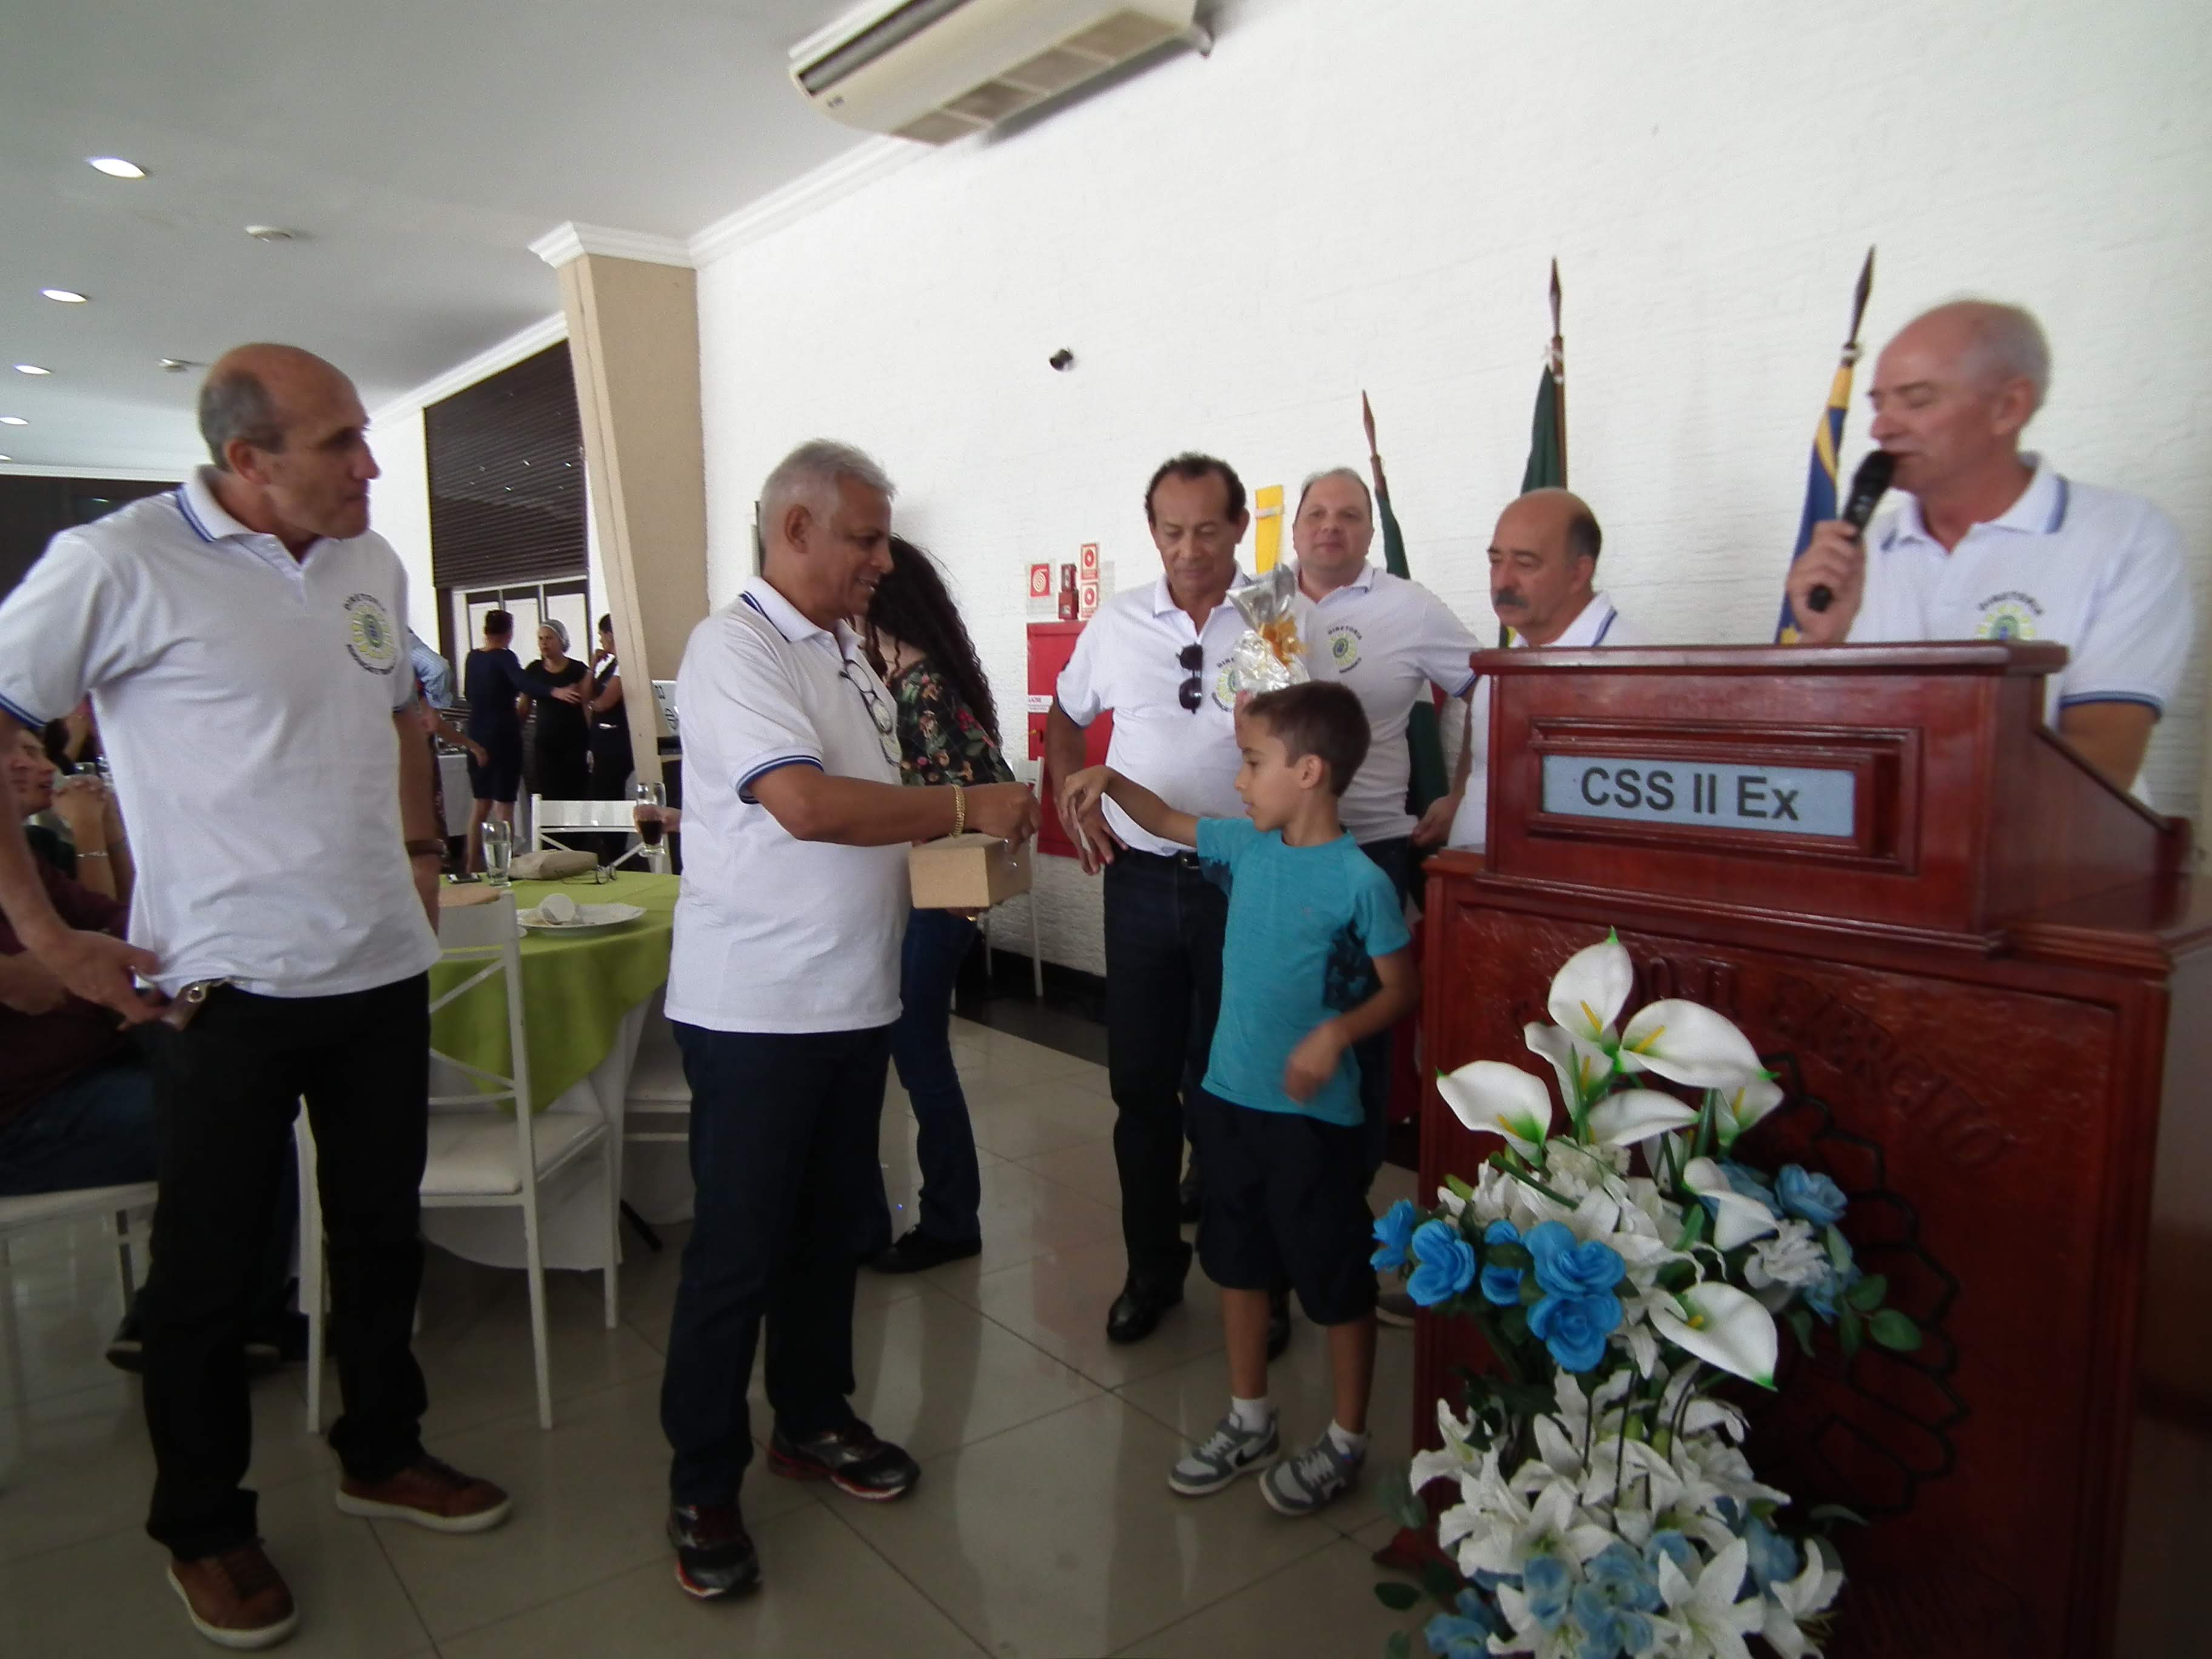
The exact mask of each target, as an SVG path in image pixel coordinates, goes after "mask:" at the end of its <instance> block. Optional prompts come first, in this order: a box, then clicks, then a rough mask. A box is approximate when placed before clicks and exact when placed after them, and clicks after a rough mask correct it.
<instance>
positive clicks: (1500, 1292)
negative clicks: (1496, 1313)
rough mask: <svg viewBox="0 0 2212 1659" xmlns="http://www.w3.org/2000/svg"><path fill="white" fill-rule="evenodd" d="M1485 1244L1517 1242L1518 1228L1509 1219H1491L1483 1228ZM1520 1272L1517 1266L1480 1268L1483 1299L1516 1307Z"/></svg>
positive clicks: (1500, 1305)
mask: <svg viewBox="0 0 2212 1659" xmlns="http://www.w3.org/2000/svg"><path fill="white" fill-rule="evenodd" d="M1482 1242H1483V1243H1486V1244H1518V1243H1520V1242H1521V1233H1520V1230H1519V1229H1518V1228H1516V1227H1515V1226H1514V1225H1513V1224H1512V1223H1511V1222H1510V1221H1493V1222H1492V1223H1491V1224H1490V1225H1489V1226H1487V1227H1486V1228H1485V1229H1484V1230H1483V1234H1482ZM1521 1273H1522V1270H1521V1269H1520V1268H1518V1267H1485V1268H1484V1269H1483V1270H1482V1297H1483V1300H1484V1301H1486V1302H1488V1303H1490V1304H1492V1306H1494V1307H1499V1308H1517V1307H1519V1306H1520V1305H1521Z"/></svg>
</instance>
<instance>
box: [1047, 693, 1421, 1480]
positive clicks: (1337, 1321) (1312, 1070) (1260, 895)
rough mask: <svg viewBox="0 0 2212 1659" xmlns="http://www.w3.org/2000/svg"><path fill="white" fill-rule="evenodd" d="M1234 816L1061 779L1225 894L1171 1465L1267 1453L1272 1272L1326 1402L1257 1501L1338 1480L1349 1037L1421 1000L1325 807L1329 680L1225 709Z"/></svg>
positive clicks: (1344, 720)
mask: <svg viewBox="0 0 2212 1659" xmlns="http://www.w3.org/2000/svg"><path fill="white" fill-rule="evenodd" d="M1237 737H1238V738H1239V740H1240V742H1241V744H1242V745H1243V766H1242V767H1241V768H1240V769H1238V771H1237V794H1238V795H1239V796H1241V797H1242V798H1243V802H1244V805H1245V808H1246V811H1247V813H1249V816H1245V815H1239V816H1238V817H1217V818H1200V817H1193V816H1192V815H1190V814H1188V813H1184V812H1177V811H1174V810H1173V809H1171V808H1170V806H1169V805H1167V804H1166V803H1165V802H1164V801H1163V800H1161V799H1160V798H1159V797H1158V796H1157V795H1155V794H1153V793H1152V791H1150V790H1149V789H1144V788H1140V787H1138V786H1137V785H1135V784H1133V783H1131V782H1130V781H1128V780H1127V778H1124V777H1122V776H1121V775H1120V774H1119V773H1117V772H1115V771H1114V770H1112V769H1110V768H1108V767H1103V766H1102V767H1097V768H1094V769H1091V770H1089V771H1084V772H1079V773H1077V774H1076V775H1074V776H1073V778H1071V779H1069V780H1068V781H1066V784H1065V785H1064V786H1063V787H1064V788H1065V789H1066V793H1067V794H1068V796H1069V797H1070V798H1071V799H1072V800H1073V804H1074V805H1075V806H1076V808H1077V810H1078V811H1082V810H1084V809H1085V808H1086V807H1089V806H1091V805H1095V804H1096V803H1097V800H1098V799H1101V798H1102V797H1106V798H1110V799H1113V800H1114V801H1115V803H1116V804H1117V805H1119V806H1120V807H1121V810H1122V811H1124V812H1125V813H1127V815H1128V816H1129V817H1130V818H1131V819H1132V820H1133V821H1134V822H1135V823H1139V824H1141V825H1143V826H1144V827H1145V828H1146V829H1147V830H1148V831H1149V832H1150V833H1152V834H1153V835H1156V836H1163V837H1164V838H1165V839H1167V840H1169V841H1172V842H1180V843H1182V844H1184V845H1188V846H1194V847H1195V848H1197V849H1198V855H1199V857H1200V859H1202V860H1205V862H1206V868H1207V870H1208V872H1210V873H1211V874H1212V876H1213V878H1215V879H1217V880H1218V881H1220V882H1221V883H1223V884H1225V886H1227V888H1228V890H1229V927H1228V936H1227V941H1226V944H1225V947H1224V972H1223V975H1222V994H1221V1018H1220V1020H1219V1022H1218V1024H1216V1025H1215V1027H1214V1030H1213V1041H1212V1048H1211V1052H1210V1054H1209V1057H1208V1060H1207V1063H1206V1077H1205V1079H1204V1081H1203V1083H1202V1084H1201V1085H1200V1087H1199V1088H1198V1089H1197V1090H1196V1091H1194V1095H1193V1097H1192V1100H1191V1108H1190V1115H1191V1135H1192V1138H1193V1139H1194V1140H1195V1142H1196V1143H1197V1146H1198V1147H1199V1156H1200V1159H1201V1161H1202V1162H1203V1164H1204V1167H1205V1170H1206V1204H1205V1210H1204V1212H1203V1214H1202V1216H1201V1218H1200V1221H1199V1224H1198V1254H1199V1261H1200V1264H1201V1265H1202V1266H1203V1267H1205V1269H1206V1277H1207V1278H1209V1279H1212V1280H1213V1282H1214V1283H1215V1284H1217V1285H1220V1286H1221V1323H1222V1328H1223V1332H1224V1334H1225V1336H1226V1337H1227V1339H1228V1358H1229V1394H1230V1400H1229V1413H1228V1415H1227V1416H1225V1417H1224V1418H1223V1419H1221V1421H1220V1423H1219V1424H1218V1425H1217V1426H1216V1427H1215V1429H1214V1431H1213V1432H1212V1434H1210V1435H1208V1436H1207V1437H1206V1438H1205V1439H1204V1440H1202V1441H1200V1443H1198V1444H1197V1445H1196V1446H1194V1447H1193V1448H1192V1449H1190V1450H1189V1451H1188V1452H1187V1453H1185V1454H1184V1455H1183V1456H1182V1458H1181V1459H1180V1460H1179V1461H1178V1462H1176V1465H1175V1468H1173V1469H1172V1470H1171V1471H1170V1474H1169V1475H1168V1486H1170V1489H1171V1490H1173V1491H1175V1492H1179V1493H1181V1494H1182V1495H1183V1496H1184V1497H1186V1498H1199V1497H1203V1496H1205V1495H1206V1494H1207V1493H1209V1492H1219V1491H1220V1490H1221V1489H1222V1488H1223V1487H1225V1486H1228V1485H1229V1484H1230V1483H1231V1481H1233V1480H1236V1479H1237V1476H1239V1475H1240V1474H1244V1473H1245V1472H1246V1471H1247V1470H1249V1469H1255V1468H1259V1467H1260V1466H1261V1464H1263V1463H1266V1462H1269V1461H1270V1460H1271V1459H1273V1458H1274V1457H1275V1455H1276V1452H1277V1450H1278V1449H1279V1444H1280V1441H1279V1436H1278V1435H1277V1432H1276V1428H1275V1412H1274V1407H1273V1406H1272V1405H1271V1404H1270V1403H1269V1402H1268V1399H1267V1322H1268V1317H1269V1307H1268V1304H1269V1292H1270V1291H1271V1290H1272V1289H1273V1286H1274V1285H1277V1284H1278V1283H1279V1282H1281V1281H1282V1280H1283V1279H1286V1278H1287V1279H1289V1280H1290V1282H1291V1284H1292V1285H1294V1286H1295V1287H1296V1288H1297V1293H1298V1300H1299V1302H1300V1303H1302V1304H1304V1307H1305V1310H1306V1315H1307V1317H1309V1318H1310V1319H1311V1320H1312V1321H1313V1322H1315V1323H1316V1325H1320V1326H1322V1327H1323V1328H1325V1329H1326V1330H1327V1331H1328V1351H1329V1369H1330V1371H1331V1374H1332V1378H1333V1381H1334V1406H1335V1413H1334V1419H1333V1420H1332V1421H1331V1422H1330V1424H1329V1425H1328V1430H1327V1431H1326V1432H1324V1433H1323V1434H1322V1436H1321V1437H1320V1438H1318V1439H1316V1441H1314V1442H1313V1443H1312V1444H1310V1446H1308V1447H1307V1448H1306V1449H1304V1450H1303V1451H1300V1452H1298V1453H1297V1454H1295V1455H1292V1456H1290V1457H1285V1458H1283V1459H1282V1460H1281V1461H1279V1462H1276V1463H1275V1464H1274V1466H1273V1468H1270V1469H1268V1471H1267V1474H1266V1475H1265V1476H1264V1477H1263V1478H1262V1479H1261V1483H1260V1489H1261V1494H1262V1495H1263V1496H1264V1497H1265V1498H1267V1503H1268V1504H1269V1506H1270V1507H1272V1508H1273V1509H1274V1510H1277V1511H1278V1512H1279V1513H1281V1514H1284V1515H1290V1516H1305V1515H1311V1514H1312V1513H1314V1511H1316V1510H1319V1509H1321V1508H1322V1507H1323V1506H1324V1505H1326V1504H1330V1503H1333V1502H1334V1501H1335V1500H1336V1499H1337V1498H1340V1497H1341V1496H1342V1495H1343V1494H1344V1493H1345V1492H1347V1491H1348V1490H1350V1488H1351V1487H1352V1484H1353V1483H1354V1482H1355V1481H1356V1480H1358V1474H1359V1468H1360V1465H1361V1463H1362V1462H1364V1460H1365V1458H1366V1455H1367V1403H1368V1395H1369V1393H1370V1389H1371V1386H1372V1383H1373V1381H1374V1371H1375V1271H1374V1268H1373V1267H1371V1266H1370V1262H1369V1253H1370V1248H1371V1246H1372V1244H1373V1242H1374V1241H1373V1237H1372V1234H1371V1231H1370V1230H1371V1227H1372V1218H1371V1217H1370V1215H1369V1213H1368V1209H1367V1177H1368V1174H1369V1171H1368V1169H1367V1159H1366V1153H1365V1129H1364V1121H1365V1109H1364V1105H1363V1104H1362V1103H1361V1099H1360V1090H1359V1070H1360V1061H1359V1060H1358V1045H1359V1044H1360V1043H1361V1042H1363V1041H1364V1039H1365V1038H1367V1037H1370V1036H1374V1035H1375V1034H1376V1032H1379V1031H1387V1030H1389V1029H1390V1028H1391V1027H1392V1026H1393V1025H1395V1024H1397V1022H1398V1021H1399V1020H1401V1019H1402V1018H1405V1016H1406V1015H1407V1014H1409V1013H1411V1012H1413V1010H1414V1009H1415V1008H1416V1007H1418V1006H1419V1005H1420V996H1421V990H1420V975H1419V970H1418V969H1416V968H1415V966H1414V964H1413V951H1412V950H1411V948H1410V946H1411V945H1412V943H1413V939H1412V935H1411V934H1410V933H1408V932H1407V927H1406V915H1405V907H1404V904H1403V903H1402V902H1401V900H1400V898H1399V896H1398V894H1397V890H1396V889H1395V887H1394V886H1393V885H1392V884H1391V882H1390V878H1389V876H1388V875H1386V874H1385V873H1384V872H1383V870H1382V869H1381V867H1380V866H1377V865H1376V863H1375V862H1374V861H1373V860H1371V859H1370V857H1369V856H1368V855H1367V854H1366V853H1365V852H1364V850H1363V849H1362V848H1360V846H1359V844H1358V842H1357V841H1355V840H1354V839H1353V837H1352V834H1351V832H1350V831H1349V830H1348V829H1346V827H1345V824H1344V823H1343V821H1342V819H1341V818H1340V817H1339V816H1338V811H1337V805H1338V801H1339V799H1340V797H1341V795H1342V794H1343V793H1344V789H1345V786H1346V784H1348V783H1350V782H1351V781H1352V778H1353V777H1355V776H1356V775H1358V771H1359V766H1360V763H1361V761H1362V760H1363V759H1364V757H1365V756H1366V753H1367V744H1368V729H1367V716H1366V714H1365V713H1364V711H1363V710H1362V708H1360V702H1359V698H1358V695H1357V694H1356V693H1355V692H1353V691H1352V689H1351V688H1350V687H1349V686H1345V685H1339V684H1330V683H1328V682H1326V681H1320V682H1311V683H1309V684H1304V685H1292V686H1286V687H1285V688H1284V689H1283V690H1279V691H1269V692H1267V693H1264V694H1263V695H1261V696H1256V697H1255V698H1253V699H1252V701H1251V702H1249V704H1247V705H1246V707H1245V708H1244V712H1243V714H1242V716H1241V717H1240V718H1239V719H1238V721H1237Z"/></svg>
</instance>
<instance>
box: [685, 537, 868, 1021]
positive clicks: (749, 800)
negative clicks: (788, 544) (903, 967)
mask: <svg viewBox="0 0 2212 1659" xmlns="http://www.w3.org/2000/svg"><path fill="white" fill-rule="evenodd" d="M676 703H677V707H678V708H681V709H682V710H683V711H684V884H683V890H682V892H681V893H680V895H679V896H678V899H677V902H676V939H675V945H674V947H673V951H672V954H671V958H670V962H669V968H668V997H667V1008H668V1017H669V1018H671V1019H673V1020H680V1021H682V1022H683V1023H684V1024H686V1025H697V1026H701V1027H703V1028H704V1029H706V1030H713V1031H753V1032H764V1033H795V1032H819V1031H859V1030H872V1029H873V1028H874V1027H876V1026H879V1025H889V1024H890V1023H891V1022H892V1021H894V1020H896V1018H898V1015H899V947H900V945H901V943H902V940H903V939H904V938H905V936H906V920H907V913H908V908H909V899H910V890H909V888H908V883H907V870H906V858H907V849H906V848H905V847H904V846H903V845H900V846H895V847H840V846H836V845H834V844H832V843H830V842H812V841H799V840H798V839H796V838H795V837H793V835H792V834H791V832H790V831H789V830H787V829H785V828H784V827H783V826H782V824H781V823H777V822H776V818H775V814H774V813H772V812H770V811H769V810H768V808H766V807H765V806H763V805H761V804H760V802H759V801H758V800H757V799H754V797H753V793H752V786H753V784H754V783H755V781H757V780H758V779H760V778H762V777H763V776H764V775H767V774H768V773H770V772H773V771H775V770H776V769H778V768H781V767H786V766H811V767H814V768H816V769H817V770H820V771H824V772H827V773H829V775H831V776H833V777H844V778H858V779H860V780H862V781H866V782H869V783H886V784H893V785H896V783H897V782H898V781H899V766H898V757H899V749H898V714H897V710H896V707H895V706H894V705H893V703H892V702H891V696H890V692H889V691H888V690H885V689H884V684H883V682H882V681H881V680H880V679H878V678H877V677H876V673H875V671H874V670H873V669H872V668H871V667H869V666H868V659H867V657H866V654H865V653H863V652H862V650H861V648H860V638H859V636H858V635H855V634H854V632H853V630H852V629H849V628H848V627H847V626H846V625H845V624H844V623H842V622H841V623H838V624H837V627H836V631H835V632H834V633H833V632H831V631H830V630H829V629H823V628H817V626H815V624H814V623H811V622H810V621H808V620H807V619H806V617H804V616H803V615H801V614H800V613H799V610H798V609H797V607H795V606H794V605H793V604H792V603H791V601H790V600H788V599H786V598H784V596H783V595H782V594H781V593H780V592H777V591H776V590H775V588H774V587H772V586H769V583H768V582H767V580H765V579H763V578H762V577H758V576H756V577H754V578H753V579H752V580H750V581H749V582H747V583H746V584H745V586H744V592H742V593H740V594H739V595H738V598H737V599H736V600H735V601H733V602H732V604H729V605H725V606H724V607H723V608H722V609H721V610H720V611H716V612H715V613H714V615H713V616H711V617H708V618H707V619H706V620H705V621H704V622H702V623H700V624H699V625H698V626H697V627H696V628H695V629H692V630H691V638H690V642H689V643H688V644H687V645H685V647H684V662H683V665H682V666H681V667H680V668H678V670H677V674H676Z"/></svg>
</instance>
